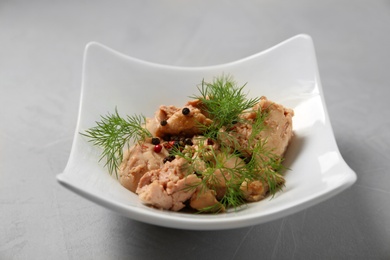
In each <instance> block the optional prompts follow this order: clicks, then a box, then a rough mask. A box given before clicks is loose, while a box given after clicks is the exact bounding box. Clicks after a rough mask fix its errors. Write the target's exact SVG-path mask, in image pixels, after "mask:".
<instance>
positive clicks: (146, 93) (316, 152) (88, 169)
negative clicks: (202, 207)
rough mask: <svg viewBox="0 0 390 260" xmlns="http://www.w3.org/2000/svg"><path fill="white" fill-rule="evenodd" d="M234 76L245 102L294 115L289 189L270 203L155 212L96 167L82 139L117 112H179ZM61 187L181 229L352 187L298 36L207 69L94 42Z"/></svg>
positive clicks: (95, 155) (309, 49)
mask: <svg viewBox="0 0 390 260" xmlns="http://www.w3.org/2000/svg"><path fill="white" fill-rule="evenodd" d="M222 74H225V75H231V76H233V77H234V79H235V81H237V82H238V84H239V85H242V84H245V83H247V85H246V87H245V89H246V90H247V91H248V92H249V94H248V96H249V97H255V96H266V97H267V98H268V99H270V100H272V101H275V102H278V103H280V104H282V105H284V106H286V107H289V108H292V109H294V112H295V116H294V118H293V126H294V127H293V129H294V137H293V139H292V142H291V144H290V147H289V148H288V151H287V153H286V159H285V165H286V166H287V167H288V168H290V170H289V171H287V172H286V173H285V179H286V186H285V188H284V189H283V190H282V191H281V192H278V193H277V194H276V196H274V197H273V198H266V199H264V200H262V201H260V202H256V203H250V204H248V205H247V206H245V207H243V208H242V209H240V210H238V211H234V210H232V211H228V212H226V213H223V214H218V215H213V214H210V215H204V214H190V213H183V212H169V211H162V210H157V209H154V208H150V207H148V206H145V205H143V204H142V203H141V202H140V200H139V199H138V196H137V195H136V194H134V193H131V192H130V191H128V190H126V189H125V188H123V187H122V186H121V184H120V183H119V181H118V180H117V179H116V178H115V177H113V176H110V175H109V174H108V171H107V169H106V168H104V167H103V166H102V164H100V163H98V159H99V156H100V152H101V150H100V149H99V148H98V147H94V146H93V145H92V144H91V143H89V142H88V141H87V140H86V138H85V137H83V136H81V135H80V134H79V133H80V132H84V131H85V130H86V129H87V128H90V127H92V126H95V124H96V121H100V116H101V115H106V114H107V113H112V112H114V110H115V107H117V109H118V111H119V113H120V114H121V115H122V116H126V115H135V114H137V115H139V114H142V115H145V116H147V117H151V116H153V115H154V112H155V111H156V110H157V109H158V107H159V106H160V105H162V104H165V105H176V106H183V105H184V104H185V102H186V101H187V100H188V99H189V98H188V97H189V96H191V95H192V94H194V93H196V92H197V89H196V86H197V85H198V84H200V83H201V81H202V79H205V80H206V81H211V80H212V79H213V78H214V77H216V76H220V75H222ZM57 179H58V181H59V183H60V184H62V185H63V186H65V187H66V188H68V189H70V190H72V191H74V192H75V193H77V194H79V195H81V196H82V197H84V198H87V199H89V200H91V201H93V202H95V203H97V204H99V205H102V206H104V207H106V208H108V209H111V210H113V211H115V212H117V213H119V214H122V215H124V216H126V217H129V218H131V219H134V220H138V221H142V222H146V223H150V224H154V225H159V226H165V227H171V228H179V229H192V230H219V229H231V228H239V227H245V226H250V225H255V224H260V223H264V222H266V221H271V220H274V219H277V218H281V217H284V216H287V215H289V214H292V213H295V212H298V211H300V210H303V209H305V208H308V207H309V206H312V205H315V204H317V203H319V202H321V201H324V200H325V199H328V198H330V197H331V196H334V195H336V194H337V193H339V192H341V191H342V190H344V189H346V188H347V187H349V186H351V185H352V184H353V183H354V182H355V181H356V174H355V173H354V172H353V171H352V170H351V169H350V168H349V167H348V165H347V164H346V163H345V161H344V160H343V158H342V157H341V155H340V152H339V150H338V147H337V144H336V141H335V138H334V135H333V131H332V128H331V125H330V122H329V117H328V113H327V109H326V106H325V102H324V97H323V92H322V87H321V83H320V79H319V73H318V68H317V63H316V57H315V51H314V46H313V41H312V39H311V38H310V36H308V35H297V36H295V37H292V38H290V39H288V40H286V41H284V42H282V43H280V44H278V45H276V46H274V47H272V48H270V49H268V50H265V51H263V52H260V53H257V54H254V55H252V56H249V57H247V58H244V59H241V60H238V61H234V62H230V63H227V64H221V65H216V66H207V67H175V66H167V65H161V64H154V63H150V62H146V61H142V60H138V59H135V58H132V57H128V56H126V55H124V54H121V53H119V52H117V51H115V50H112V49H110V48H108V47H106V46H103V45H102V44H99V43H96V42H91V43H89V44H88V45H87V46H86V49H85V53H84V66H83V80H82V90H81V100H80V108H79V118H78V122H77V128H76V131H75V136H74V141H73V146H72V150H71V153H70V157H69V161H68V163H67V165H66V167H65V170H64V172H63V173H61V174H59V175H57Z"/></svg>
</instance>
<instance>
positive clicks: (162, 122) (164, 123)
mask: <svg viewBox="0 0 390 260" xmlns="http://www.w3.org/2000/svg"><path fill="white" fill-rule="evenodd" d="M160 124H161V125H162V126H164V125H166V124H168V122H167V120H161V122H160Z"/></svg>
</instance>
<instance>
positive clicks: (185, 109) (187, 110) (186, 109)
mask: <svg viewBox="0 0 390 260" xmlns="http://www.w3.org/2000/svg"><path fill="white" fill-rule="evenodd" d="M181 112H182V113H183V115H185V116H186V115H188V114H189V113H190V109H189V108H188V107H185V108H183V110H182V111H181Z"/></svg>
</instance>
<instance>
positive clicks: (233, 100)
mask: <svg viewBox="0 0 390 260" xmlns="http://www.w3.org/2000/svg"><path fill="white" fill-rule="evenodd" d="M245 86H246V84H244V85H243V86H241V87H238V86H237V83H236V82H235V81H233V79H232V77H230V76H221V77H217V78H214V80H213V82H211V83H208V82H205V81H204V80H202V84H201V85H200V86H198V90H199V92H200V95H199V96H193V97H192V98H194V99H199V100H200V101H201V103H202V104H203V106H204V110H205V112H206V114H207V115H208V116H209V117H210V118H211V119H212V120H213V123H212V125H211V126H209V127H208V130H211V131H218V130H219V129H221V128H222V127H226V128H229V127H230V126H231V125H233V124H235V123H236V122H237V120H239V115H240V114H242V113H243V112H244V111H245V110H247V109H249V108H252V107H253V106H254V105H255V104H256V103H258V102H259V100H260V98H259V97H257V98H251V99H247V94H245V93H244V92H243V89H244V87H245Z"/></svg>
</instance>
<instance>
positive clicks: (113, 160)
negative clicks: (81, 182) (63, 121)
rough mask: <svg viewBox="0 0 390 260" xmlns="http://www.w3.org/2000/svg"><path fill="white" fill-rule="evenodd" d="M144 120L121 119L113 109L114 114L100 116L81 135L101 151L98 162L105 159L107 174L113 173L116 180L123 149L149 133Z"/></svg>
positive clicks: (136, 116)
mask: <svg viewBox="0 0 390 260" xmlns="http://www.w3.org/2000/svg"><path fill="white" fill-rule="evenodd" d="M145 123H146V118H145V117H144V116H142V115H134V116H127V118H122V117H121V116H120V115H119V113H118V110H117V109H116V108H115V112H114V114H110V113H108V114H107V115H106V116H101V121H100V122H96V126H95V127H92V128H89V129H87V130H86V131H85V133H81V134H82V135H84V136H86V137H88V138H89V140H88V141H89V142H91V143H93V144H94V145H96V146H99V147H101V148H102V149H103V151H102V153H101V157H100V159H99V161H101V160H103V159H105V161H106V163H105V165H104V166H105V167H107V168H108V170H109V173H110V174H112V173H114V172H115V175H116V177H117V178H118V168H119V165H120V164H121V161H122V159H123V149H124V147H125V146H126V145H129V142H130V141H131V140H133V141H135V142H139V141H141V140H144V139H145V138H146V137H151V136H152V135H151V133H150V132H149V131H148V130H147V129H146V128H144V125H145Z"/></svg>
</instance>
